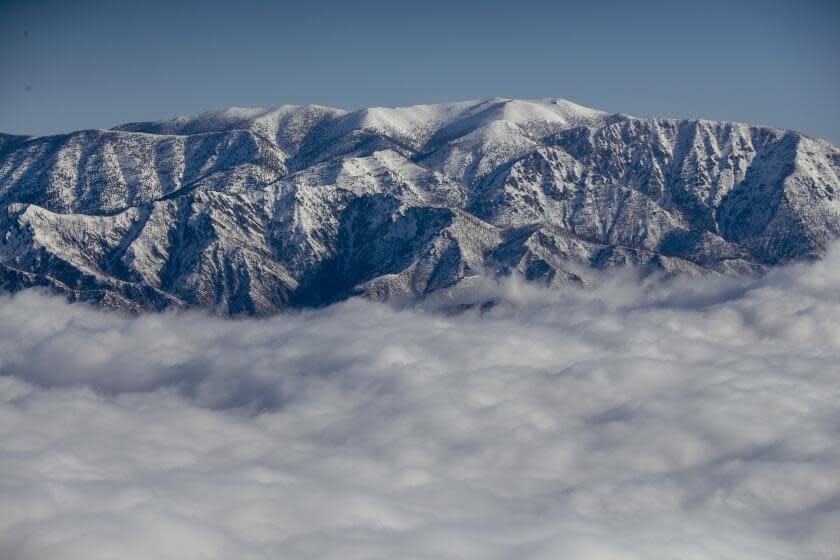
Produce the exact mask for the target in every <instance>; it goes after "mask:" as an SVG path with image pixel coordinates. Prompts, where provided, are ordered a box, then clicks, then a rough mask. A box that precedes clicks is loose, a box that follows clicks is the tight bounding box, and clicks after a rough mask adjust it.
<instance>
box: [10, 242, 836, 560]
mask: <svg viewBox="0 0 840 560" xmlns="http://www.w3.org/2000/svg"><path fill="white" fill-rule="evenodd" d="M838 285H840V251H833V252H831V253H830V254H829V256H828V257H827V258H826V259H825V260H824V261H821V262H819V263H813V264H808V265H797V266H792V267H789V268H785V269H780V270H776V271H773V272H771V273H769V274H767V275H765V276H763V277H761V278H748V279H744V278H742V279H731V278H729V279H726V278H722V279H720V278H719V279H709V278H707V279H673V280H669V281H650V280H648V281H640V280H638V279H636V278H635V277H633V276H632V275H631V274H617V275H611V276H609V277H605V278H603V279H601V281H600V282H599V283H598V284H597V285H596V286H594V287H592V288H590V289H586V290H581V289H577V288H571V287H570V288H568V289H562V290H554V291H546V290H542V289H538V288H535V287H533V286H530V285H526V284H523V283H520V282H518V281H516V280H515V279H510V280H507V281H504V282H501V283H495V282H491V281H481V282H479V283H477V284H476V285H474V286H472V287H471V288H470V289H468V290H465V291H463V292H459V293H456V294H452V295H451V298H450V300H449V301H450V303H451V302H452V301H460V302H470V301H474V302H481V301H484V300H486V299H490V298H493V299H497V300H498V303H497V304H496V305H494V306H492V307H489V308H488V307H487V306H484V307H483V310H482V308H481V307H479V306H476V307H474V308H472V309H471V310H468V311H465V312H463V313H459V314H447V313H443V312H441V311H440V310H438V309H435V303H434V302H428V303H427V304H426V305H425V306H424V307H411V308H402V309H396V308H394V307H389V306H387V305H382V304H375V303H371V302H367V301H362V300H352V301H348V302H345V303H343V304H340V305H335V306H332V307H330V308H327V309H323V310H318V311H308V312H301V313H288V314H283V315H279V316H276V317H273V318H270V319H259V320H227V319H220V318H216V317H210V316H207V315H205V314H202V313H198V312H186V313H163V314H150V315H143V316H140V317H125V316H120V315H117V314H113V313H107V312H104V311H100V310H96V309H93V308H89V307H86V306H83V305H70V304H67V303H65V302H64V301H62V300H59V299H56V298H53V297H50V296H47V295H44V294H41V293H37V292H24V293H20V294H18V295H15V296H5V297H3V298H0V373H2V377H0V557H2V558H9V559H12V560H30V559H38V560H43V559H59V558H60V559H62V560H68V559H75V558H79V559H85V560H96V559H106V558H107V559H111V558H120V559H126V560H130V559H133V558H138V559H139V558H143V559H145V558H177V559H179V560H186V559H192V558H242V559H251V558H254V559H257V558H333V557H334V558H392V557H395V556H399V557H405V558H511V557H517V558H520V557H521V558H587V559H589V558H592V559H613V558H616V559H617V558H620V559H628V558H629V559H632V558H640V559H651V558H653V559H655V558H685V559H705V558H715V559H720V558H724V559H725V558H733V559H734V558H738V559H744V558H761V559H762V560H764V559H773V558H797V559H801V558H819V559H833V558H836V554H837V550H840V537H838V535H840V531H838V530H837V528H838V527H840V476H838V473H840V445H838V444H840V409H838V407H837V402H840V382H838V381H840V365H838V364H840V290H838V289H837V286H838Z"/></svg>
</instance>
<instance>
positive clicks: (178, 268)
mask: <svg viewBox="0 0 840 560" xmlns="http://www.w3.org/2000/svg"><path fill="white" fill-rule="evenodd" d="M838 235H840V150H838V149H837V148H835V147H833V146H831V145H830V144H828V143H827V142H825V141H823V140H818V139H814V138H809V137H807V136H804V135H802V134H799V133H796V132H792V131H785V130H778V129H773V128H767V127H759V126H750V125H745V124H737V123H725V122H710V121H704V120H676V119H660V118H646V119H639V118H634V117H630V116H626V115H623V114H609V113H603V112H600V111H595V110H592V109H587V108H584V107H580V106H578V105H575V104H573V103H570V102H568V101H564V100H561V99H545V100H537V101H522V100H511V99H488V100H483V101H470V102H460V103H451V104H443V105H421V106H414V107H406V108H397V109H384V108H372V109H364V110H360V111H354V112H346V111H342V110H339V109H330V108H326V107H319V106H305V107H298V106H283V107H279V108H276V109H270V110H263V109H238V108H232V109H226V110H222V111H212V112H208V113H204V114H201V115H198V116H196V117H180V118H176V119H171V120H164V121H159V122H148V123H134V124H127V125H123V126H119V127H116V128H114V129H112V130H85V131H80V132H74V133H71V134H65V135H59V136H48V137H23V136H11V135H0V286H2V288H3V289H4V290H6V291H15V290H19V289H22V288H26V287H31V286H44V287H47V288H49V289H51V290H54V291H57V292H60V293H63V294H66V295H67V296H68V297H70V298H71V299H75V300H85V301H94V302H98V303H101V304H104V305H107V306H111V307H116V308H121V309H127V310H134V311H138V310H146V309H163V308H167V307H172V306H176V307H185V306H198V307H203V308H208V309H210V310H212V311H214V312H217V313H224V314H231V315H240V314H247V315H254V314H256V315H263V314H269V313H272V312H275V311H277V310H281V309H284V308H290V307H313V306H320V305H325V304H329V303H331V302H335V301H339V300H341V299H344V298H347V297H350V296H353V295H367V296H369V297H374V298H389V297H400V298H406V299H412V298H421V297H424V296H425V295H427V294H430V293H432V292H437V291H440V290H446V289H450V288H453V287H457V286H460V285H464V284H465V283H469V282H471V281H473V280H474V279H475V278H477V277H478V276H480V275H483V274H500V275H504V274H510V273H513V272H517V273H519V274H521V275H522V276H523V277H524V278H526V279H528V280H530V281H534V282H540V283H543V284H548V285H556V284H561V283H568V282H578V283H585V282H586V279H587V274H588V273H590V271H591V270H592V269H593V268H594V269H604V268H609V267H614V266H624V265H632V266H635V267H637V268H639V269H640V270H642V271H644V272H653V271H663V272H664V273H667V274H677V273H689V274H736V273H753V272H761V271H764V270H766V269H767V268H768V267H772V266H775V265H780V264H784V263H787V262H790V261H792V260H801V259H813V258H819V257H820V256H821V255H822V254H823V252H824V250H825V248H826V246H827V244H828V242H829V241H830V240H832V239H833V238H835V237H837V236H838Z"/></svg>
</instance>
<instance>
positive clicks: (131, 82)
mask: <svg viewBox="0 0 840 560" xmlns="http://www.w3.org/2000/svg"><path fill="white" fill-rule="evenodd" d="M0 76H2V79H0V130H2V131H4V132H13V133H26V134H50V133H57V132H62V131H69V130H75V129H80V128H107V127H111V126H114V125H116V124H119V123H123V122H129V121H136V120H147V119H158V118H164V117H170V116H175V115H179V114H191V113H197V112H200V111H203V110H206V109H210V108H216V107H223V106H230V105H239V106H273V105H281V104H284V103H295V104H305V103H318V104H322V105H330V106H337V107H343V108H347V109H353V108H358V107H362V106H375V105H389V106H394V105H407V104H414V103H432V102H442V101H450V100H460V99H471V98H484V97H493V96H501V97H524V98H533V97H554V96H557V97H563V98H566V99H570V100H572V101H575V102H577V103H580V104H582V105H586V106H590V107H596V108H599V109H604V110H608V111H621V112H624V113H629V114H634V115H640V116H647V115H662V116H678V117H704V118H710V119H724V120H737V121H745V122H751V123H756V124H769V125H774V126H779V127H783V128H793V129H797V130H801V131H803V132H805V133H807V134H811V135H814V136H820V137H823V138H827V139H829V140H831V141H832V142H833V143H835V144H840V2H837V1H831V0H799V1H797V2H781V1H778V2H777V1H773V0H767V1H756V0H744V1H741V2H737V1H730V2H718V1H716V0H712V1H705V2H685V3H682V2H656V1H647V2H646V1H639V2H615V1H597V0H592V1H589V2H561V1H554V2H548V1H532V0H517V1H515V2H510V1H508V2H498V1H495V0H487V1H485V2H456V1H453V0H450V1H449V2H438V1H436V0H430V1H426V2H400V3H398V2H394V1H392V2H377V1H365V0H360V1H356V2H328V1H321V2H318V1H314V0H313V1H310V2H306V3H304V2H295V3H291V2H261V1H250V0H239V1H237V2H217V1H213V0H208V1H204V2H189V1H187V2H157V1H149V2H130V3H129V2H120V1H113V2H104V1H88V0H80V1H77V2H58V1H50V0H44V1H41V0H30V1H9V0H0Z"/></svg>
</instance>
